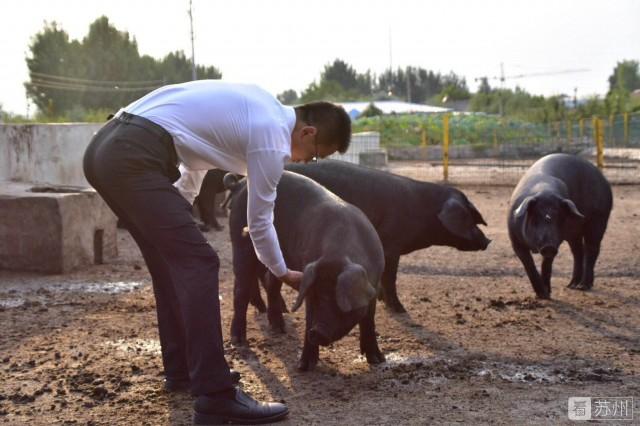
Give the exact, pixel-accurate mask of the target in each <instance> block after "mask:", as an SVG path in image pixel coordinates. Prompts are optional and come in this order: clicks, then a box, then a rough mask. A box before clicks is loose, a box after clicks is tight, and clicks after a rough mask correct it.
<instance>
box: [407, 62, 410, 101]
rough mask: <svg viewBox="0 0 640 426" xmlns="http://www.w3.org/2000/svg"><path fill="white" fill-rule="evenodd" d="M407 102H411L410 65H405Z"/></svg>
mask: <svg viewBox="0 0 640 426" xmlns="http://www.w3.org/2000/svg"><path fill="white" fill-rule="evenodd" d="M406 78H407V102H411V67H407V72H406Z"/></svg>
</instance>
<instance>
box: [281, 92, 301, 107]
mask: <svg viewBox="0 0 640 426" xmlns="http://www.w3.org/2000/svg"><path fill="white" fill-rule="evenodd" d="M277 98H278V100H279V101H280V103H282V104H284V105H293V104H295V103H297V102H298V92H296V91H295V90H293V89H288V90H285V91H284V92H282V93H280V94H279V95H278V96H277Z"/></svg>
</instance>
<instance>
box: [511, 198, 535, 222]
mask: <svg viewBox="0 0 640 426" xmlns="http://www.w3.org/2000/svg"><path fill="white" fill-rule="evenodd" d="M535 202H536V198H535V197H533V196H530V197H526V198H525V199H524V200H522V202H521V203H520V205H519V206H518V208H517V209H515V211H514V212H513V216H514V217H516V218H518V219H519V218H521V217H522V216H524V215H525V214H526V213H527V212H528V211H529V208H531V207H532V206H533V205H534V204H535Z"/></svg>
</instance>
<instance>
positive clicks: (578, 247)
mask: <svg viewBox="0 0 640 426" xmlns="http://www.w3.org/2000/svg"><path fill="white" fill-rule="evenodd" d="M569 247H571V253H572V254H573V273H572V274H571V281H570V282H569V285H568V286H567V287H569V288H576V286H577V285H578V284H579V283H580V281H582V272H583V268H584V249H583V246H582V237H580V238H577V239H575V240H571V241H569Z"/></svg>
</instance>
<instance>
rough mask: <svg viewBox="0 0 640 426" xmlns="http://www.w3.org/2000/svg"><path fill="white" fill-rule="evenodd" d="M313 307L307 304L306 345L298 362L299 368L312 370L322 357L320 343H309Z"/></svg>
mask: <svg viewBox="0 0 640 426" xmlns="http://www.w3.org/2000/svg"><path fill="white" fill-rule="evenodd" d="M312 310H313V308H311V307H310V306H309V304H307V306H306V325H305V330H304V346H303V348H302V355H301V356H300V361H299V362H298V370H300V371H310V370H313V369H314V368H316V365H318V360H319V359H320V347H319V346H318V345H312V344H311V343H309V332H310V331H311V318H312V317H311V311H312Z"/></svg>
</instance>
